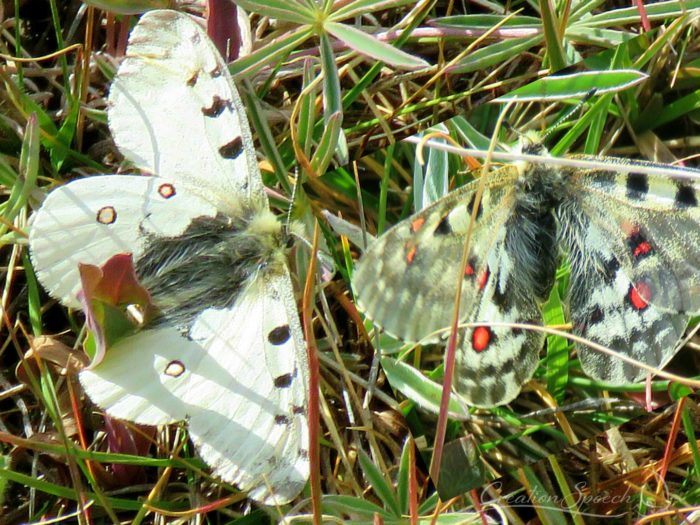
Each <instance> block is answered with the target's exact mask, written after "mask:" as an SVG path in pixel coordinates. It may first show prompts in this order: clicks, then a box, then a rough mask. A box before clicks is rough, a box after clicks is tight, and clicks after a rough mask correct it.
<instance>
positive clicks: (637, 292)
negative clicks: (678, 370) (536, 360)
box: [559, 162, 700, 383]
mask: <svg viewBox="0 0 700 525" xmlns="http://www.w3.org/2000/svg"><path fill="white" fill-rule="evenodd" d="M638 163H639V164H645V163H643V162H638ZM569 180H570V181H571V183H572V186H571V188H572V193H571V199H572V201H571V202H572V203H573V204H574V205H573V206H570V207H562V208H561V209H560V210H559V213H560V217H559V220H560V223H561V224H562V225H564V229H563V231H562V239H563V242H564V244H565V248H566V250H567V251H568V252H569V253H570V254H572V253H573V254H577V255H576V256H575V257H571V290H570V299H569V307H570V311H571V320H572V322H573V324H574V332H575V333H577V334H579V335H581V336H583V337H585V338H588V339H590V340H592V341H595V342H597V343H599V344H602V345H604V346H606V347H609V348H611V349H613V350H617V351H620V352H622V353H623V354H625V355H628V356H630V357H633V358H635V359H637V360H639V361H642V362H644V363H646V364H648V365H651V366H655V367H659V368H663V366H665V364H666V363H667V362H668V361H669V360H670V359H671V358H672V357H673V355H674V354H675V352H676V344H677V342H678V339H679V338H680V337H681V336H682V334H683V331H684V329H685V326H686V324H687V322H688V320H689V313H695V312H697V311H698V309H699V308H700V296H698V293H697V292H698V291H699V290H698V286H699V284H700V281H698V270H700V268H699V267H700V250H698V240H699V239H698V236H697V231H698V228H699V227H700V215H699V214H698V209H697V199H696V192H695V191H696V190H695V189H694V187H693V185H692V184H690V183H689V182H688V181H687V180H685V179H674V178H673V177H661V176H648V175H644V174H635V173H632V174H620V173H616V172H614V171H607V170H591V171H586V172H575V173H573V172H570V173H569ZM579 353H580V356H581V362H582V365H583V368H584V371H585V372H586V373H587V374H588V375H591V376H592V377H595V378H597V379H601V380H605V381H610V382H613V383H629V382H634V381H638V380H639V379H641V378H642V377H644V374H645V371H644V370H642V369H639V368H637V367H635V366H633V365H631V364H626V363H624V362H623V361H621V360H619V359H616V358H614V357H610V356H606V355H604V354H601V353H599V352H596V351H593V350H591V349H589V348H585V347H581V348H579Z"/></svg>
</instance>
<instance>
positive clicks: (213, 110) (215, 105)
mask: <svg viewBox="0 0 700 525" xmlns="http://www.w3.org/2000/svg"><path fill="white" fill-rule="evenodd" d="M230 107H231V101H230V100H227V99H225V98H221V97H220V96H219V95H214V98H213V99H212V102H211V106H209V107H208V108H202V114H203V115H204V116H205V117H209V118H216V117H218V116H219V115H221V114H222V113H223V112H224V111H225V110H226V109H228V108H230Z"/></svg>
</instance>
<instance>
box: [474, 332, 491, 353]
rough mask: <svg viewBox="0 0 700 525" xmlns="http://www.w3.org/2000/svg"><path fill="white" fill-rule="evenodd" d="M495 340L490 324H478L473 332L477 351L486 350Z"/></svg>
mask: <svg viewBox="0 0 700 525" xmlns="http://www.w3.org/2000/svg"><path fill="white" fill-rule="evenodd" d="M492 340H493V332H492V331H491V329H490V328H489V327H488V326H477V327H476V328H474V331H473V332H472V348H473V349H474V351H475V352H483V351H484V350H486V349H487V348H488V347H489V345H490V344H491V341H492Z"/></svg>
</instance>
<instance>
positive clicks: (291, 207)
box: [284, 167, 299, 235]
mask: <svg viewBox="0 0 700 525" xmlns="http://www.w3.org/2000/svg"><path fill="white" fill-rule="evenodd" d="M298 182H299V168H298V167H295V168H294V184H293V185H292V195H291V196H290V197H289V209H288V210H287V220H286V221H285V223H284V229H285V232H286V233H287V235H289V234H290V231H291V224H292V212H293V211H294V201H295V200H296V196H297V186H298Z"/></svg>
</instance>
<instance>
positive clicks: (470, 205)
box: [467, 193, 484, 219]
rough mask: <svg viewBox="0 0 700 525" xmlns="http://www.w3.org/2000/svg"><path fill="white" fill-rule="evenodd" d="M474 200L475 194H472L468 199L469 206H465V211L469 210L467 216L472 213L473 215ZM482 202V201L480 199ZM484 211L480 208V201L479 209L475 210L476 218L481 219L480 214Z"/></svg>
mask: <svg viewBox="0 0 700 525" xmlns="http://www.w3.org/2000/svg"><path fill="white" fill-rule="evenodd" d="M475 200H476V193H474V194H473V195H472V197H471V199H469V204H467V210H469V215H470V216H471V214H472V213H474V201H475ZM482 200H483V199H482ZM483 211H484V207H483V206H482V201H481V200H480V201H479V209H478V210H476V218H477V219H478V218H479V217H481V213H482V212H483Z"/></svg>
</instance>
